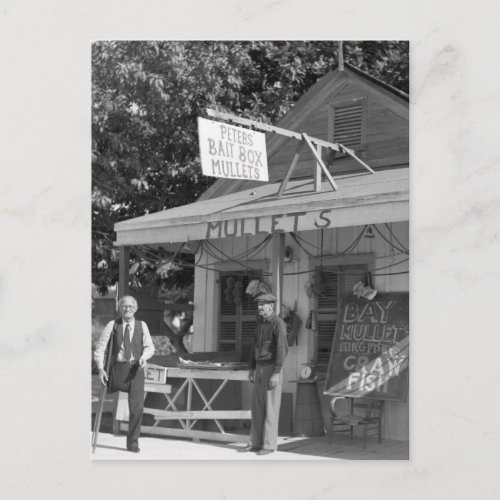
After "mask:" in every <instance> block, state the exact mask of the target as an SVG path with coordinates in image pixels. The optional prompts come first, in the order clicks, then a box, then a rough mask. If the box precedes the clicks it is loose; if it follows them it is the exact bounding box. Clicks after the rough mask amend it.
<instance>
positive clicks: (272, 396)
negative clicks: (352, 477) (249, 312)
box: [243, 294, 288, 455]
mask: <svg viewBox="0 0 500 500" xmlns="http://www.w3.org/2000/svg"><path fill="white" fill-rule="evenodd" d="M256 300H257V312H258V314H259V317H258V318H257V328H256V331H255V337H254V345H253V349H252V354H251V357H250V372H249V376H248V378H249V380H250V382H252V383H253V384H254V389H253V397H252V428H251V432H250V437H251V444H250V445H248V446H247V447H246V448H244V450H243V451H256V452H257V455H268V454H269V453H272V452H273V451H275V450H276V447H277V442H278V423H279V413H280V404H281V387H282V384H283V375H282V368H283V364H284V363H285V358H286V355H287V351H288V344H287V341H286V325H285V322H284V321H283V320H282V319H281V318H279V317H278V316H277V315H276V313H275V312H274V303H275V302H276V297H275V296H274V295H271V294H264V295H260V296H259V297H257V299H256Z"/></svg>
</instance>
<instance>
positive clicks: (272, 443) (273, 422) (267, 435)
mask: <svg viewBox="0 0 500 500" xmlns="http://www.w3.org/2000/svg"><path fill="white" fill-rule="evenodd" d="M273 371H274V365H259V364H257V366H256V368H255V380H254V388H253V396H252V428H251V430H250V438H251V442H252V446H255V447H256V448H265V449H267V450H276V448H277V445H278V424H279V417H280V405H281V388H282V386H283V374H282V373H280V377H279V382H278V385H277V386H276V387H275V388H274V389H270V388H269V379H270V378H271V375H272V374H273Z"/></svg>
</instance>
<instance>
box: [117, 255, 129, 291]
mask: <svg viewBox="0 0 500 500" xmlns="http://www.w3.org/2000/svg"><path fill="white" fill-rule="evenodd" d="M119 252H120V253H119V271H118V298H119V299H121V298H122V297H123V296H124V295H127V293H128V280H129V274H128V272H129V268H130V247H125V246H123V247H120V249H119Z"/></svg>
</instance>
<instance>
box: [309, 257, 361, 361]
mask: <svg viewBox="0 0 500 500" xmlns="http://www.w3.org/2000/svg"><path fill="white" fill-rule="evenodd" d="M366 271H367V266H366V265H356V266H327V267H324V268H323V277H324V287H323V289H322V290H321V291H320V292H319V293H317V295H316V314H317V343H316V366H317V368H318V370H320V371H321V370H324V371H326V369H327V367H328V362H329V359H330V352H331V349H332V344H333V337H334V335H335V328H336V325H337V312H338V305H339V301H340V298H341V296H342V295H349V294H352V289H353V286H354V285H355V283H357V282H358V281H364V278H365V273H366ZM316 272H317V275H316V276H317V277H316V283H318V274H319V272H320V268H317V269H316Z"/></svg>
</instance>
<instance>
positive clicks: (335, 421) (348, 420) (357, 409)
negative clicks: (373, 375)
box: [330, 397, 384, 448]
mask: <svg viewBox="0 0 500 500" xmlns="http://www.w3.org/2000/svg"><path fill="white" fill-rule="evenodd" d="M339 399H345V397H335V398H332V400H331V401H330V419H331V423H332V426H331V433H332V434H335V433H339V434H341V433H349V434H350V436H351V439H352V438H353V435H354V428H355V427H358V428H362V430H363V448H366V440H367V438H368V436H374V437H377V438H378V442H379V443H381V442H382V414H383V409H384V402H383V401H382V400H379V399H368V400H367V399H361V398H347V399H349V407H350V413H349V414H347V415H337V414H336V413H335V410H334V406H335V403H336V401H337V400H339Z"/></svg>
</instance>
